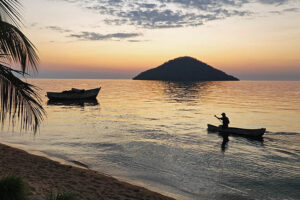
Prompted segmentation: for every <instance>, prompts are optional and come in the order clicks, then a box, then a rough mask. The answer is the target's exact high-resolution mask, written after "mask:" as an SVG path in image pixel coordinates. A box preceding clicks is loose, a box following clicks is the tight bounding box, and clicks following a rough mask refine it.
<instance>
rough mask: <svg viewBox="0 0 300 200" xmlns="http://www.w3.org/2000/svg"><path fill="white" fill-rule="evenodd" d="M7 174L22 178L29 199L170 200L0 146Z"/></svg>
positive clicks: (1, 169)
mask: <svg viewBox="0 0 300 200" xmlns="http://www.w3.org/2000/svg"><path fill="white" fill-rule="evenodd" d="M75 164H76V163H75ZM9 174H14V175H18V176H21V177H22V179H23V180H24V181H25V182H26V183H28V185H29V189H30V193H31V195H38V196H43V195H45V194H47V192H50V191H53V192H56V191H58V192H73V193H74V194H77V195H78V197H79V199H81V200H96V199H145V200H146V199H149V200H150V199H160V200H171V199H173V198H171V197H167V196H164V195H162V194H159V193H156V192H153V191H150V190H148V189H146V188H143V187H139V186H135V185H132V184H129V183H126V182H122V181H119V180H117V179H116V178H113V177H110V176H107V175H103V174H100V173H98V172H96V171H92V170H89V169H83V168H79V167H74V166H71V165H65V164H61V163H59V162H57V161H53V160H51V159H48V158H46V157H43V156H37V155H33V154H30V153H28V152H26V151H24V150H21V149H18V148H14V147H11V146H8V145H6V144H2V143H0V177H3V176H6V175H9Z"/></svg>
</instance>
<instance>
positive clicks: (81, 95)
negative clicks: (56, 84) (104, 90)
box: [47, 87, 101, 100]
mask: <svg viewBox="0 0 300 200" xmlns="http://www.w3.org/2000/svg"><path fill="white" fill-rule="evenodd" d="M100 89H101V87H100V88H95V89H91V90H84V91H82V92H47V97H48V98H49V100H89V99H96V97H97V95H98V93H99V91H100Z"/></svg>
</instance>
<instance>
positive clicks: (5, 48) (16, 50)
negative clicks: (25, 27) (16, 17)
mask: <svg viewBox="0 0 300 200" xmlns="http://www.w3.org/2000/svg"><path fill="white" fill-rule="evenodd" d="M35 50H36V49H35V47H34V45H33V44H32V43H31V42H30V41H29V39H28V38H27V37H26V36H25V35H24V34H23V33H22V32H21V31H20V30H19V29H18V28H17V27H15V26H13V25H11V24H9V23H7V22H4V21H0V54H5V55H8V56H6V58H7V59H8V60H10V61H13V62H14V63H20V64H21V69H22V72H23V73H25V72H27V71H28V66H31V67H32V69H33V70H34V71H37V67H36V66H37V64H38V61H39V58H38V55H37V53H36V51H35Z"/></svg>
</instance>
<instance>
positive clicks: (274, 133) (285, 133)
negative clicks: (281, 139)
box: [266, 131, 300, 135]
mask: <svg viewBox="0 0 300 200" xmlns="http://www.w3.org/2000/svg"><path fill="white" fill-rule="evenodd" d="M266 133H268V135H300V133H296V132H271V131H266Z"/></svg>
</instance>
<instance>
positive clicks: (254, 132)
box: [207, 124, 266, 138]
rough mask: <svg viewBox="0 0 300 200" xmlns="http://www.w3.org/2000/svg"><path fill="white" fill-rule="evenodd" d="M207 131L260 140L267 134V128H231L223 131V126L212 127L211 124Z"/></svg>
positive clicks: (208, 125)
mask: <svg viewBox="0 0 300 200" xmlns="http://www.w3.org/2000/svg"><path fill="white" fill-rule="evenodd" d="M207 130H208V131H210V132H220V133H227V134H235V135H242V136H246V137H254V138H260V137H262V136H263V135H264V133H265V132H266V129H265V128H260V129H243V128H234V127H229V128H225V129H223V128H222V127H221V126H214V125H211V124H207Z"/></svg>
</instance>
